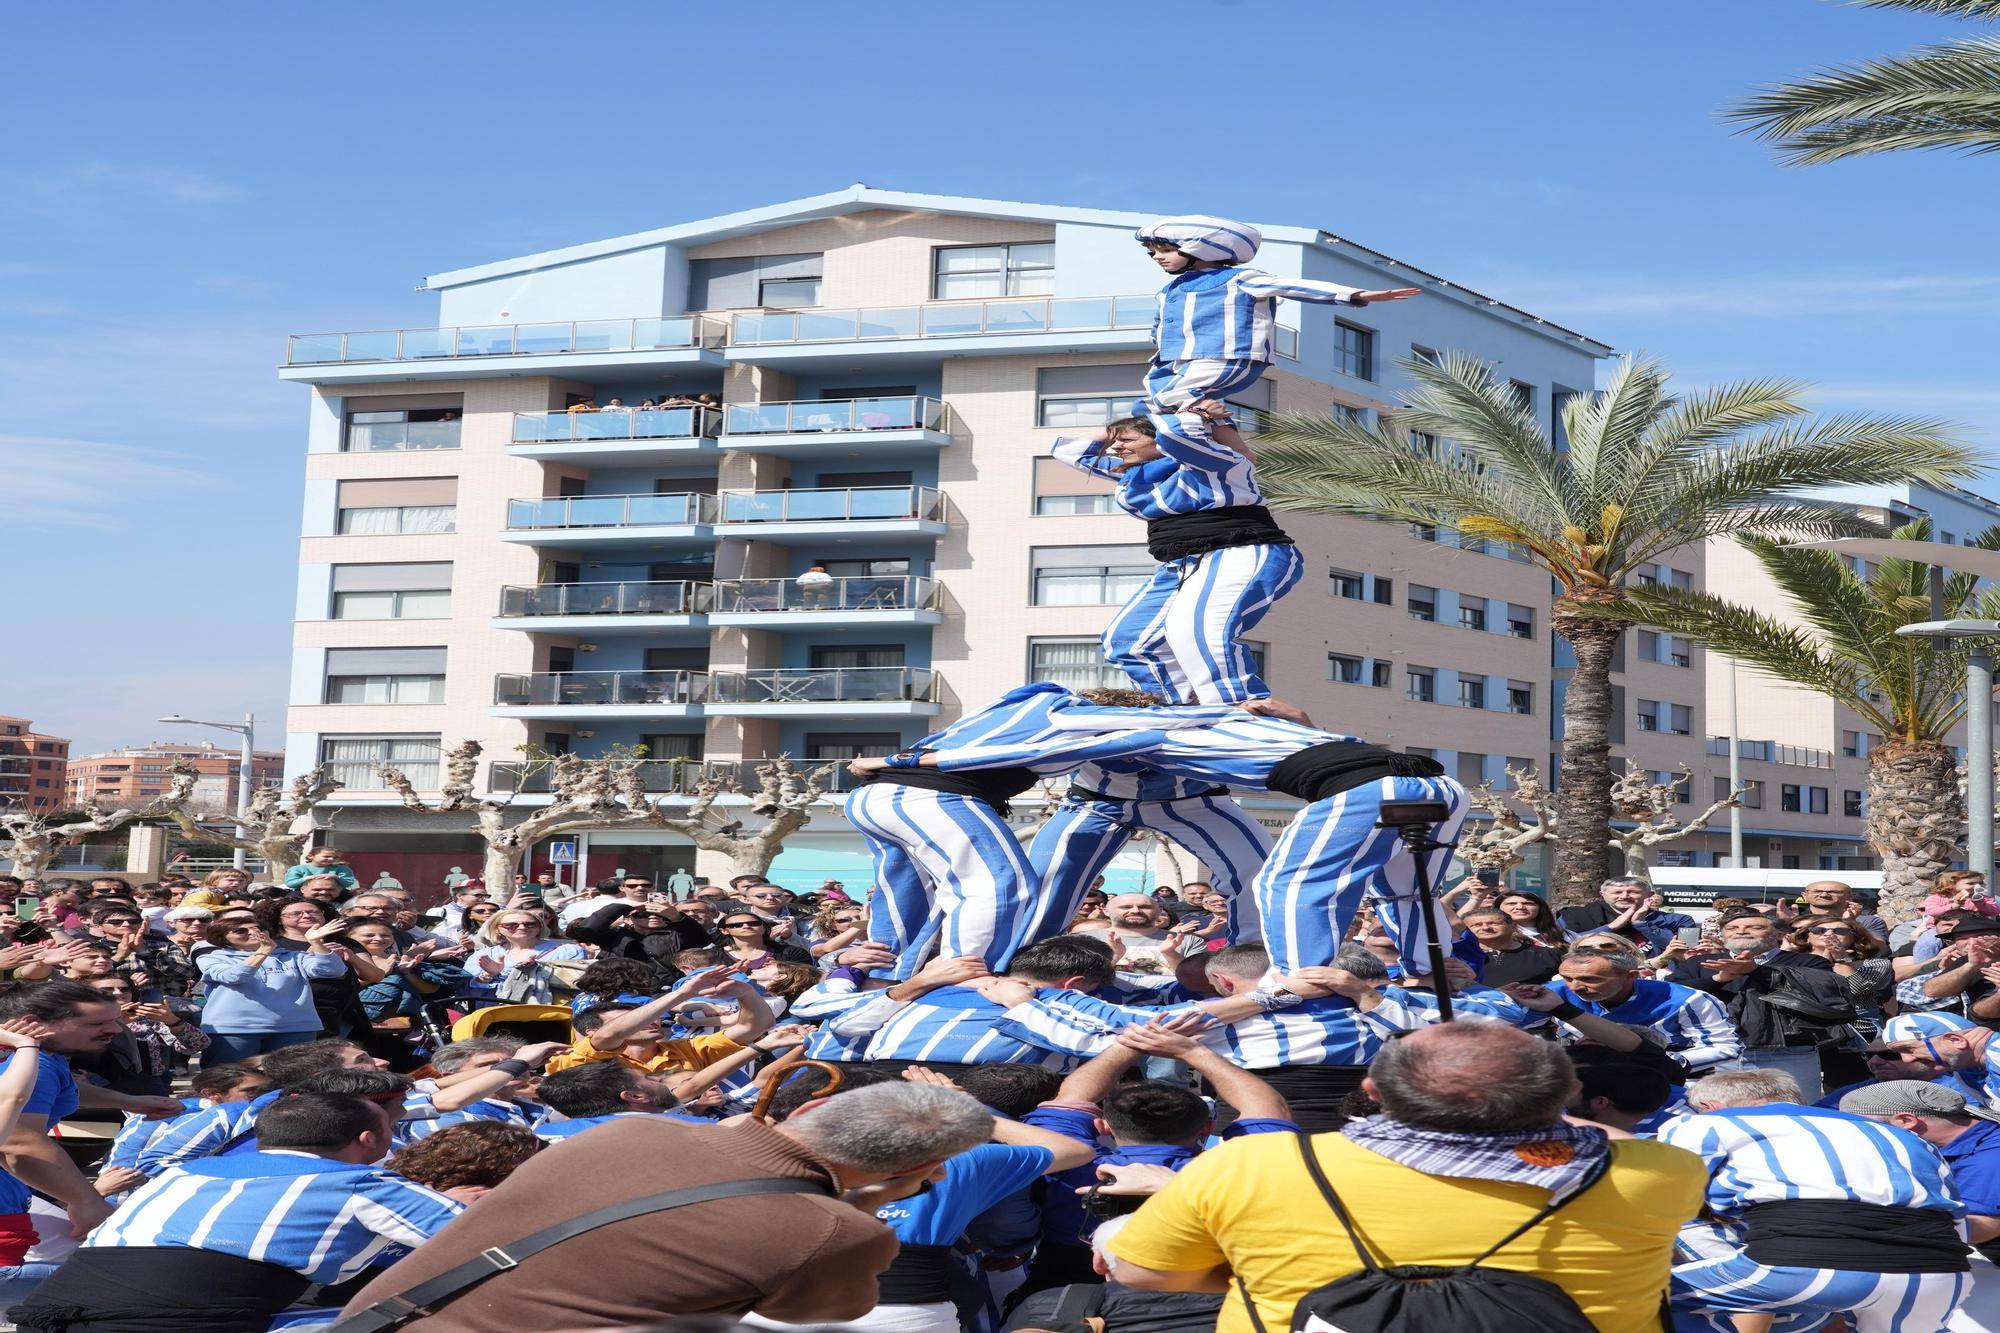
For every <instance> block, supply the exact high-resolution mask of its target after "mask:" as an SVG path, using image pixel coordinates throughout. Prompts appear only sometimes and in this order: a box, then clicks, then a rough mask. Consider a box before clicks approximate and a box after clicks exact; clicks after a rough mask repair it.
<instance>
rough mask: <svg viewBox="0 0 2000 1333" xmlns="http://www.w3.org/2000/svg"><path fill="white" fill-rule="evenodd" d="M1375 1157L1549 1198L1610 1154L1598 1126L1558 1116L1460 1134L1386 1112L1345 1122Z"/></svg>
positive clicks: (1571, 1187) (1352, 1137) (1563, 1193)
mask: <svg viewBox="0 0 2000 1333" xmlns="http://www.w3.org/2000/svg"><path fill="white" fill-rule="evenodd" d="M1341 1133H1343V1134H1345V1135H1346V1136H1347V1138H1348V1139H1349V1141H1351V1142H1353V1143H1356V1144H1358V1145H1360V1146H1361V1147H1363V1148H1366V1149H1367V1150H1368V1151H1369V1152H1372V1153H1374V1154H1376V1155H1377V1156H1378V1157H1386V1158H1388V1159H1389V1160H1390V1161H1392V1162H1400V1163H1401V1164H1402V1165H1404V1166H1407V1167H1409V1168H1410V1169H1411V1170H1413V1171H1421V1172H1423V1173H1424V1174H1425V1175H1427V1176H1458V1177H1461V1178H1464V1179H1468V1180H1495V1181H1500V1182H1503V1183H1505V1184H1509V1185H1539V1186H1540V1187H1541V1188H1543V1189H1545V1190H1547V1191H1548V1192H1549V1195H1550V1198H1551V1199H1552V1200H1560V1199H1564V1198H1567V1197H1568V1196H1569V1195H1571V1194H1573V1193H1574V1192H1575V1191H1576V1190H1577V1189H1578V1188H1580V1187H1581V1186H1582V1185H1583V1184H1584V1183H1585V1182H1587V1181H1589V1180H1590V1179H1591V1178H1592V1177H1593V1176H1595V1175H1596V1174H1597V1173H1598V1170H1599V1164H1600V1163H1602V1162H1604V1161H1605V1160H1606V1159H1607V1158H1608V1157H1609V1156H1610V1153H1611V1140H1610V1138H1609V1137H1608V1136H1607V1135H1606V1134H1605V1132H1604V1131H1603V1130H1601V1129H1595V1128H1592V1127H1589V1126H1585V1125H1572V1124H1570V1123H1569V1122H1568V1121H1566V1120H1559V1121H1557V1122H1556V1123H1555V1124H1553V1125H1549V1126H1547V1127H1545V1128H1542V1129H1523V1130H1513V1131H1510V1132H1505V1133H1499V1134H1459V1133H1453V1132H1451V1131H1449V1130H1442V1129H1419V1128H1417V1127H1416V1126H1414V1125H1406V1124H1404V1123H1402V1122H1401V1121H1399V1120H1391V1119H1390V1118H1389V1117H1388V1116H1386V1115H1371V1116H1368V1117H1366V1118H1364V1119H1361V1120H1354V1121H1350V1122H1349V1123H1348V1125H1347V1127H1346V1128H1345V1129H1343V1130H1342V1131H1341Z"/></svg>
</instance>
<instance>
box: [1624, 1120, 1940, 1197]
mask: <svg viewBox="0 0 2000 1333" xmlns="http://www.w3.org/2000/svg"><path fill="white" fill-rule="evenodd" d="M1657 1137H1658V1139H1659V1141H1660V1142H1661V1143H1665V1144H1670V1145H1671V1146H1673V1147H1676V1148H1684V1149H1686V1150H1687V1151H1688V1152H1691V1153H1693V1154H1695V1155H1696V1156H1697V1157H1700V1158H1701V1159H1702V1160H1703V1161H1705V1162H1707V1163H1708V1175H1709V1180H1708V1207H1709V1211H1710V1212H1712V1213H1715V1214H1716V1215H1717V1216H1718V1217H1723V1218H1730V1219H1733V1218H1735V1217H1737V1216H1738V1215H1739V1214H1741V1213H1742V1211H1743V1210H1744V1209H1746V1208H1748V1207H1750V1206H1751V1205H1752V1204H1758V1203H1778V1202H1781V1201H1784V1200H1790V1199H1833V1200H1852V1201H1853V1202H1856V1203H1874V1204H1882V1205H1885V1206H1888V1207H1892V1208H1940V1209H1944V1210H1945V1211H1948V1212H1949V1213H1951V1215H1952V1216H1954V1217H1963V1216H1964V1215H1965V1205H1964V1204H1963V1203H1962V1202H1961V1201H1960V1199H1959V1194H1958V1189H1957V1187H1956V1186H1954V1185H1953V1184H1952V1182H1951V1169H1950V1168H1949V1167H1947V1166H1946V1165H1945V1163H1944V1159H1943V1158H1942V1157H1939V1156H1938V1155H1937V1153H1935V1152H1933V1151H1932V1150H1931V1147H1930V1145H1929V1144H1927V1143H1925V1142H1924V1141H1923V1140H1922V1139H1920V1138H1918V1137H1917V1136H1916V1135H1914V1134H1911V1133H1909V1132H1908V1131H1907V1130H1901V1129H1897V1128H1896V1127H1895V1126H1894V1125H1890V1124H1885V1123H1883V1122H1882V1121H1880V1120H1868V1119H1865V1118H1863V1117H1861V1116H1858V1115H1846V1114H1843V1113H1842V1112H1840V1111H1829V1110H1825V1109H1823V1108H1821V1107H1816V1106H1794V1105H1791V1104H1790V1103H1776V1104H1773V1105H1769V1106H1739V1107H1735V1108H1732V1109H1730V1110H1726V1111H1703V1112H1700V1113H1697V1114H1693V1115H1683V1116H1676V1117H1674V1118H1673V1119H1671V1120H1669V1121H1667V1122H1666V1123H1665V1124H1664V1125H1662V1126H1660V1131H1659V1134H1658V1135H1657Z"/></svg>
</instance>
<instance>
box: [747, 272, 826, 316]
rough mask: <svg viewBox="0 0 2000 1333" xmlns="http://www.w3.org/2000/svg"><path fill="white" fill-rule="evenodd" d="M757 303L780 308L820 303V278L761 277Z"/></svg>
mask: <svg viewBox="0 0 2000 1333" xmlns="http://www.w3.org/2000/svg"><path fill="white" fill-rule="evenodd" d="M757 304H758V305H761V306H770V307H772V308H774V309H778V310H794V309H798V308H799V307H801V306H814V305H818V304H819V279H818V278H760V279H758V281H757Z"/></svg>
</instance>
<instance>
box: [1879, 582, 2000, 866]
mask: <svg viewBox="0 0 2000 1333" xmlns="http://www.w3.org/2000/svg"><path fill="white" fill-rule="evenodd" d="M1896 633H1897V634H1898V635H1900V636H1901V637H1903V638H1908V639H1970V640H1973V644H1972V652H1971V654H1970V655H1969V656H1968V657H1967V658H1966V660H1965V864H1966V866H1967V867H1968V868H1969V869H1972V870H1976V871H1978V872H1979V873H1980V874H1982V875H1984V876H1986V877H1987V878H1988V879H1989V880H1990V879H1991V878H1992V877H1993V654H1992V652H1991V650H1989V649H1988V648H1987V647H1986V646H1985V644H1984V642H1983V641H1984V640H1988V639H1993V638H2000V620H1925V621H1921V622H1919V623H1917V624H1915V625H1905V626H1903V627H1902V628H1901V629H1899V630H1897V631H1896Z"/></svg>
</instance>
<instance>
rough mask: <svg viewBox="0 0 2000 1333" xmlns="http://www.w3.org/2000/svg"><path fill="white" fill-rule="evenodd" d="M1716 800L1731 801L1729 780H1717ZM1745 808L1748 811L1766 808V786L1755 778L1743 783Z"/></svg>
mask: <svg viewBox="0 0 2000 1333" xmlns="http://www.w3.org/2000/svg"><path fill="white" fill-rule="evenodd" d="M1715 799H1716V800H1718V801H1726V800H1728V799H1729V779H1728V778H1726V777H1719V778H1717V779H1716V780H1715ZM1743 808H1744V809H1746V810H1762V809H1763V808H1764V784H1763V783H1762V782H1760V781H1758V780H1757V779H1755V778H1750V779H1747V780H1746V781H1745V782H1744V783H1743Z"/></svg>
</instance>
